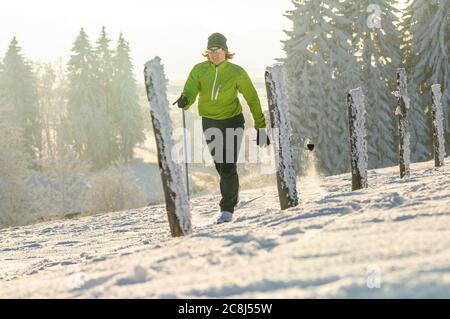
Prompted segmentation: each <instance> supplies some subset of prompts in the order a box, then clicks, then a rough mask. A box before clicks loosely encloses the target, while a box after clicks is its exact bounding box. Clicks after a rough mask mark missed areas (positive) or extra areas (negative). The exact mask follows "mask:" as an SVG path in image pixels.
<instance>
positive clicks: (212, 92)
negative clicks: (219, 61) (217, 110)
mask: <svg viewBox="0 0 450 319" xmlns="http://www.w3.org/2000/svg"><path fill="white" fill-rule="evenodd" d="M217 72H218V71H217V66H216V76H215V77H214V84H213V87H212V91H211V101H213V100H214V89H215V88H216V81H217ZM217 94H218V93H217Z"/></svg>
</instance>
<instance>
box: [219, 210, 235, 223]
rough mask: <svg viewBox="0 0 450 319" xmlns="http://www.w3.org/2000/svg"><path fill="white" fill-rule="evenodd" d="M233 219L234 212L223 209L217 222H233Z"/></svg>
mask: <svg viewBox="0 0 450 319" xmlns="http://www.w3.org/2000/svg"><path fill="white" fill-rule="evenodd" d="M232 219H233V214H232V213H230V212H226V211H223V212H221V213H220V217H219V219H217V224H223V223H227V222H231V220H232Z"/></svg>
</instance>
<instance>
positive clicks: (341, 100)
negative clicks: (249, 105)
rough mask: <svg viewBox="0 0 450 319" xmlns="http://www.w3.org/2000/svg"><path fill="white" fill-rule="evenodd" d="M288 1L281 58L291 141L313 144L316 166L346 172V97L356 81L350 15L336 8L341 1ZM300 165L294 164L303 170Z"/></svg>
mask: <svg viewBox="0 0 450 319" xmlns="http://www.w3.org/2000/svg"><path fill="white" fill-rule="evenodd" d="M293 4H294V6H295V9H294V10H292V11H288V12H287V14H286V17H287V18H289V19H290V20H291V21H292V23H293V29H292V31H288V32H286V33H287V35H288V36H289V39H288V40H286V41H284V50H285V51H286V58H285V59H284V62H285V65H286V70H287V77H288V82H289V83H288V90H289V100H290V110H291V111H290V112H291V114H292V127H293V129H294V135H295V136H296V137H297V143H296V144H297V145H294V146H295V147H297V149H298V148H299V147H300V148H303V150H304V147H303V145H304V142H305V140H307V139H309V140H310V141H311V142H312V143H315V144H316V146H317V148H316V152H317V156H316V157H317V159H318V168H319V170H320V171H322V172H323V173H325V174H338V173H342V172H346V171H348V170H349V169H350V160H349V137H348V125H347V106H346V97H347V93H348V91H349V90H350V89H352V88H355V87H357V85H358V84H359V80H358V67H357V62H356V58H355V57H354V55H353V48H352V47H351V34H350V32H349V31H350V27H351V20H349V19H347V18H346V17H345V16H344V15H343V14H342V13H341V12H340V11H342V9H343V7H342V6H341V3H340V1H333V0H320V1H311V0H305V1H293ZM303 152H305V151H303ZM300 158H304V156H301V157H300ZM304 164H306V163H301V164H300V165H297V167H299V168H300V169H302V168H303V167H304ZM300 173H301V172H300Z"/></svg>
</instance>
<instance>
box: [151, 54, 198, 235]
mask: <svg viewBox="0 0 450 319" xmlns="http://www.w3.org/2000/svg"><path fill="white" fill-rule="evenodd" d="M144 75H145V87H146V90H147V98H148V101H149V104H150V115H151V118H152V124H153V130H154V132H155V139H156V146H157V149H158V164H159V169H160V172H161V179H162V184H163V189H164V196H165V200H166V209H167V215H168V218H169V225H170V231H171V233H172V236H173V237H178V236H183V235H186V234H189V233H190V232H191V215H190V211H189V200H188V198H187V194H186V190H185V189H184V185H183V178H182V174H181V168H180V167H179V166H178V164H177V161H175V159H173V158H172V149H173V147H174V141H173V139H172V122H171V120H170V117H169V101H168V100H167V92H166V91H167V79H166V78H165V75H164V67H163V65H162V64H161V59H160V58H159V57H155V58H154V59H153V60H150V61H148V62H147V63H146V64H145V69H144Z"/></svg>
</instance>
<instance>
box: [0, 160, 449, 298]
mask: <svg viewBox="0 0 450 319" xmlns="http://www.w3.org/2000/svg"><path fill="white" fill-rule="evenodd" d="M447 162H448V160H447ZM398 175H399V169H398V167H390V168H385V169H378V170H369V171H368V183H369V188H368V189H363V190H358V191H354V192H351V191H350V190H351V174H344V175H338V176H330V177H326V178H324V179H322V180H321V181H320V182H317V181H318V180H317V179H315V178H305V179H303V178H300V179H298V181H297V185H298V191H299V193H300V198H301V203H300V205H299V206H298V207H295V208H291V209H288V210H286V211H280V210H279V203H278V195H277V191H276V186H275V185H273V186H270V187H266V188H262V189H254V190H243V191H241V198H242V201H243V203H244V204H245V202H246V201H248V200H251V199H253V198H255V197H257V196H261V195H263V194H265V196H264V197H262V198H259V199H257V200H254V201H251V202H248V203H247V204H246V205H244V206H243V207H242V208H241V209H239V210H237V211H236V213H235V219H234V221H233V222H232V223H226V224H222V225H216V224H214V221H215V219H216V218H217V214H218V205H217V203H218V201H219V196H217V195H214V196H202V197H197V198H193V199H192V200H191V203H192V204H191V205H192V206H191V208H192V210H191V212H192V217H193V225H194V227H193V233H192V234H191V235H189V236H186V237H184V238H176V239H172V238H171V237H170V232H169V226H168V222H167V216H166V212H165V206H164V205H158V206H151V207H146V208H143V209H135V210H130V211H122V212H115V213H109V214H102V215H95V216H90V217H84V218H79V219H72V220H66V221H54V222H47V223H42V224H36V225H31V226H25V227H15V228H8V229H0V297H1V298H10V297H20V298H31V297H32V298H35V297H39V298H50V297H58V298H98V297H101V298H216V297H217V298H304V297H308V298H317V297H322V298H328V297H331V298H347V297H350V298H352V297H362V298H376V297H377V298H378V297H383V298H391V297H406V298H411V297H412V298H416V297H446V298H449V297H450V169H449V168H448V166H446V167H445V166H444V167H441V168H434V167H433V162H432V161H430V162H426V163H415V164H412V166H411V177H410V178H407V179H403V180H401V179H400V178H399V177H398ZM373 269H376V272H375V273H374V272H373ZM374 276H375V279H376V280H375V282H377V280H378V281H379V283H380V288H374V289H370V288H369V287H368V283H369V286H370V283H371V282H373V279H374Z"/></svg>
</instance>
